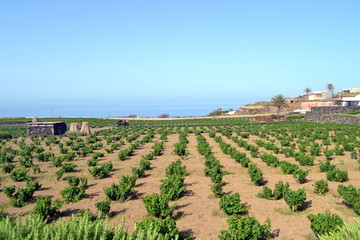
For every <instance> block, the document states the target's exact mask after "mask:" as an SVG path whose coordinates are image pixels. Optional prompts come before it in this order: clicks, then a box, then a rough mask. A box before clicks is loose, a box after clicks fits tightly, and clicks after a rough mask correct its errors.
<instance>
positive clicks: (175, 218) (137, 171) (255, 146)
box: [0, 119, 360, 239]
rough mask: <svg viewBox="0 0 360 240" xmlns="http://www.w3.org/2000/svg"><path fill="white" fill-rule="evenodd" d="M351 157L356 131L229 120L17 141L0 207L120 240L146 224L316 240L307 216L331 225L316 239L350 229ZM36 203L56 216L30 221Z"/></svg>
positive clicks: (6, 153) (7, 152)
mask: <svg viewBox="0 0 360 240" xmlns="http://www.w3.org/2000/svg"><path fill="white" fill-rule="evenodd" d="M359 148H360V137H359V126H350V125H335V124H315V123H273V124H258V123H257V124H255V123H250V122H248V121H247V120H236V119H232V120H231V119H230V120H229V119H222V120H213V121H212V120H192V121H186V120H179V121H169V122H162V121H153V122H151V121H141V122H140V121H134V122H130V125H129V126H127V127H119V128H114V129H107V130H103V131H99V132H97V133H96V134H93V135H91V136H75V135H69V136H62V137H48V138H46V137H40V136H39V137H31V138H21V137H19V138H16V139H11V140H2V141H1V144H0V161H1V168H2V170H1V173H0V177H1V180H2V183H1V191H0V204H1V208H2V211H3V213H4V215H7V216H9V217H17V216H20V217H21V218H27V217H29V216H30V215H31V214H40V215H41V214H42V216H43V217H44V218H47V219H48V220H49V221H56V220H57V219H68V218H70V217H71V216H72V215H74V216H76V215H79V214H80V215H81V214H82V215H84V212H86V211H90V212H91V213H92V214H94V215H95V214H96V215H101V216H102V217H105V216H106V217H108V219H109V223H110V224H115V225H118V224H121V223H122V221H123V220H124V221H125V223H124V229H125V230H127V231H128V232H129V233H131V232H132V231H133V230H134V226H135V223H138V224H139V223H144V222H146V221H149V220H148V219H155V222H156V221H157V223H156V224H160V225H161V224H163V225H162V226H164V225H166V226H167V227H164V228H163V230H162V233H161V234H166V233H167V234H168V237H169V239H172V238H176V236H177V235H180V237H186V236H187V237H190V238H193V239H219V238H220V239H231V237H234V236H236V234H239V233H236V231H239V232H241V234H245V233H244V232H245V231H244V229H242V228H241V226H240V225H241V224H240V223H242V224H244V226H245V225H247V226H248V227H249V228H251V229H253V233H252V234H254V235H253V236H252V237H253V238H254V239H261V238H264V237H273V238H275V239H317V237H316V234H315V233H317V234H320V233H323V232H324V231H325V230H316V229H315V228H316V227H313V229H312V227H311V221H310V220H309V219H311V216H313V215H317V214H319V213H321V214H325V213H326V212H327V211H330V213H331V214H336V215H337V216H338V217H339V218H341V219H342V220H337V221H335V220H331V221H332V222H331V223H332V224H333V225H331V226H332V227H330V228H328V229H327V230H326V231H328V230H335V229H336V227H335V226H336V225H341V224H342V221H345V222H347V223H350V224H351V223H352V222H353V219H358V214H360V197H359V196H360V192H359V190H357V188H358V187H359V185H360V177H359V176H360V175H359V171H360V170H359V162H358V160H359V156H360V152H359V151H360V150H359ZM350 185H352V186H354V187H349V186H350ZM354 189H355V190H354ZM46 196H50V197H51V198H52V203H53V205H52V206H54V203H55V200H59V201H58V203H59V205H58V207H53V211H52V212H51V211H50V212H46V213H44V211H39V210H38V211H36V209H39V205H41V204H43V205H41V206H45V203H44V202H42V203H41V200H42V199H45V197H46ZM60 201H61V202H60ZM109 207H110V209H109ZM42 209H44V208H42ZM309 216H310V217H309ZM320 216H323V215H320ZM334 219H335V218H334ZM336 219H338V218H336ZM329 221H330V220H329ZM237 223H238V224H237ZM335 223H336V224H335ZM322 224H323V225H324V223H322ZM175 225H176V226H175ZM315 225H316V223H315ZM137 226H139V225H137ZM169 226H171V227H169ZM145 228H146V227H145ZM314 229H315V232H314ZM0 231H1V230H0ZM326 231H325V232H326ZM255 232H256V233H255ZM249 234H250V233H249ZM249 236H250V235H249ZM249 236H248V237H249ZM242 237H244V238H240V236H238V238H234V239H247V238H246V237H247V236H245V235H243V236H242Z"/></svg>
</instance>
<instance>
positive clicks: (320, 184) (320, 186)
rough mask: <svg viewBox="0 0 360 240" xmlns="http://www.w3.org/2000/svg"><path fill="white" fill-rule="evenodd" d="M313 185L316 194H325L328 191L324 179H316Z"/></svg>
mask: <svg viewBox="0 0 360 240" xmlns="http://www.w3.org/2000/svg"><path fill="white" fill-rule="evenodd" d="M313 187H314V193H317V194H325V193H327V192H328V191H329V186H328V183H327V181H325V180H319V181H316V182H315V185H313Z"/></svg>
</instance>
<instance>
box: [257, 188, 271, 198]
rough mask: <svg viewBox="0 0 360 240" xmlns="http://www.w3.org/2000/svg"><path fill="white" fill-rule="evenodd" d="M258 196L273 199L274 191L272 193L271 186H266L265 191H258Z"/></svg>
mask: <svg viewBox="0 0 360 240" xmlns="http://www.w3.org/2000/svg"><path fill="white" fill-rule="evenodd" d="M257 196H258V197H259V198H265V199H268V200H271V199H272V196H273V193H272V190H271V188H269V187H267V186H264V187H263V191H262V192H261V193H258V194H257Z"/></svg>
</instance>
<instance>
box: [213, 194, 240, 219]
mask: <svg viewBox="0 0 360 240" xmlns="http://www.w3.org/2000/svg"><path fill="white" fill-rule="evenodd" d="M219 205H220V208H221V209H222V210H223V211H224V212H225V213H226V214H228V215H233V214H241V213H244V212H245V208H244V207H243V205H242V204H241V202H240V195H239V193H233V194H230V195H224V196H222V197H221V198H220V202H219Z"/></svg>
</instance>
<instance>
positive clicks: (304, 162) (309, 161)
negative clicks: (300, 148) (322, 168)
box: [295, 153, 315, 166]
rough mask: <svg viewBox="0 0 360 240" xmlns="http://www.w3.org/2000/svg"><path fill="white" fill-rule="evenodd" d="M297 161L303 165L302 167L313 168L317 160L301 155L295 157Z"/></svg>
mask: <svg viewBox="0 0 360 240" xmlns="http://www.w3.org/2000/svg"><path fill="white" fill-rule="evenodd" d="M295 160H296V161H298V162H299V163H300V165H302V166H312V165H314V160H315V158H314V157H311V156H309V155H305V154H303V153H300V154H298V155H297V156H296V157H295Z"/></svg>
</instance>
